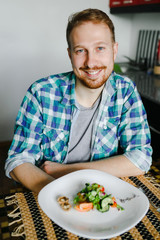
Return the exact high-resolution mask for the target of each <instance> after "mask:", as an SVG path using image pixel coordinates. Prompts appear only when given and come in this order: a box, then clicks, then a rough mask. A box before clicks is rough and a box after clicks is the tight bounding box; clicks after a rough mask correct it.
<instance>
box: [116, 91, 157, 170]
mask: <svg viewBox="0 0 160 240" xmlns="http://www.w3.org/2000/svg"><path fill="white" fill-rule="evenodd" d="M129 92H130V94H128V95H126V99H125V103H124V105H123V111H122V116H121V124H120V128H119V136H120V145H121V147H122V148H123V150H124V155H125V156H126V157H127V158H128V159H129V160H130V161H131V162H132V163H133V164H135V165H136V166H137V167H138V168H140V169H141V170H142V171H145V172H147V171H148V170H149V169H150V166H151V163H152V147H151V134H150V129H149V125H148V121H147V114H146V111H145V108H144V106H143V103H142V100H141V98H140V95H139V93H138V91H137V88H136V86H134V88H133V90H132V91H129Z"/></svg>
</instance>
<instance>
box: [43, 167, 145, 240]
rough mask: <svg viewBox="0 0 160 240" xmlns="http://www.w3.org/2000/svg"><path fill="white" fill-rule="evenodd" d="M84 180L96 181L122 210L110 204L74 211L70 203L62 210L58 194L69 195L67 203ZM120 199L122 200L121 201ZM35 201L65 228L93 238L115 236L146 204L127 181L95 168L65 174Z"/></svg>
mask: <svg viewBox="0 0 160 240" xmlns="http://www.w3.org/2000/svg"><path fill="white" fill-rule="evenodd" d="M85 183H99V184H101V185H103V186H104V187H105V191H106V193H108V194H112V196H114V197H115V198H116V199H117V202H118V204H119V205H121V206H122V207H124V209H125V210H124V211H118V210H117V209H115V208H110V210H109V211H108V212H105V213H101V212H99V211H97V210H95V209H94V210H91V211H89V212H83V213H82V212H78V211H76V210H75V209H74V208H73V207H72V208H71V210H70V211H64V210H63V209H62V208H61V207H60V206H59V204H58V203H57V198H58V197H59V196H66V197H69V199H70V203H71V204H73V199H74V197H75V195H76V194H77V192H79V191H80V190H81V189H82V188H84V186H85ZM122 199H123V200H124V201H123V202H121V201H122ZM38 202H39V204H40V206H41V208H42V210H43V211H44V212H45V213H46V215H47V216H48V217H49V218H50V219H51V220H53V221H54V222H55V223H56V224H58V225H59V226H61V227H62V228H64V229H65V230H67V231H69V232H72V233H74V234H76V235H78V236H82V237H86V238H94V239H104V238H105V239H106V238H112V237H116V236H118V235H120V234H122V233H124V232H126V231H128V230H129V229H131V228H132V227H134V226H135V225H136V224H137V223H138V222H139V221H140V220H141V219H142V218H143V217H144V216H145V214H146V212H147V211H148V208H149V201H148V198H147V197H146V196H145V194H144V193H143V192H141V191H140V190H138V189H137V188H136V187H134V186H132V185H131V184H129V183H127V182H125V181H123V180H121V179H119V178H117V177H114V176H112V175H110V174H107V173H104V172H101V171H97V170H80V171H76V172H73V173H70V174H68V175H65V176H63V177H61V178H59V179H57V180H55V181H53V182H51V183H49V184H48V185H47V186H45V187H44V188H43V189H42V190H41V191H40V193H39V195H38Z"/></svg>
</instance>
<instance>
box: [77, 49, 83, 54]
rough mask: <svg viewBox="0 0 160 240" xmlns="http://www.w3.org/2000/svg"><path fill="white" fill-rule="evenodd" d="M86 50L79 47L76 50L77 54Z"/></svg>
mask: <svg viewBox="0 0 160 240" xmlns="http://www.w3.org/2000/svg"><path fill="white" fill-rule="evenodd" d="M84 52H85V51H84V49H77V50H76V54H82V53H84Z"/></svg>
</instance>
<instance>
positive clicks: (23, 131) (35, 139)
mask: <svg viewBox="0 0 160 240" xmlns="http://www.w3.org/2000/svg"><path fill="white" fill-rule="evenodd" d="M42 131H43V124H42V117H41V108H40V103H39V102H38V97H37V96H35V94H34V93H33V92H32V89H29V90H28V91H27V94H26V96H25V97H24V99H23V101H22V104H21V107H20V110H19V112H18V115H17V118H16V124H15V131H14V137H13V141H12V144H11V147H10V149H9V152H8V158H7V160H6V163H5V171H6V176H8V177H10V172H11V171H12V170H13V169H14V168H15V167H17V166H19V165H21V164H23V163H25V162H30V163H32V164H35V161H38V160H39V159H41V158H42V152H41V147H40V145H41V141H42V139H41V136H42Z"/></svg>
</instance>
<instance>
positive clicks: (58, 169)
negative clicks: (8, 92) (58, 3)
mask: <svg viewBox="0 0 160 240" xmlns="http://www.w3.org/2000/svg"><path fill="white" fill-rule="evenodd" d="M67 42H68V55H69V57H70V60H71V63H72V67H73V72H69V73H62V74H58V75H53V76H50V77H47V78H45V79H41V80H39V81H37V82H35V83H34V84H33V85H32V86H31V87H30V88H29V90H28V91H27V94H26V96H25V97H24V100H23V102H22V105H21V108H20V110H19V113H18V116H17V119H16V127H15V134H14V139H13V142H12V145H11V148H10V150H9V154H8V159H7V160H6V165H5V168H6V174H7V176H8V177H9V176H11V177H12V178H13V179H14V180H16V181H19V182H21V183H22V184H24V186H26V187H27V188H29V189H31V190H32V191H35V192H39V191H40V190H41V188H42V187H44V186H45V185H46V184H47V183H49V182H51V181H53V180H54V179H55V178H58V177H60V176H63V175H65V174H67V173H70V172H72V171H76V170H80V169H89V168H91V169H98V170H102V171H105V172H107V173H110V174H113V175H115V176H118V177H122V176H134V175H139V174H144V173H145V172H147V171H148V170H149V168H150V165H151V154H152V149H151V146H150V131H149V127H148V123H147V119H146V112H145V109H144V107H143V104H142V102H141V99H140V97H139V94H138V92H137V88H136V86H135V84H134V83H133V82H132V81H131V80H130V79H128V78H126V77H122V76H120V75H117V74H116V73H114V72H113V66H114V60H115V58H116V55H117V50H118V44H117V43H116V42H115V34H114V26H113V23H112V21H111V20H110V19H109V17H108V16H107V15H106V14H105V13H104V12H102V11H100V10H97V9H86V10H84V11H82V12H79V13H76V14H74V15H73V16H72V17H71V18H70V19H69V22H68V26H67ZM119 146H120V147H121V149H122V150H123V153H122V154H121V155H118V147H119Z"/></svg>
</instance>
